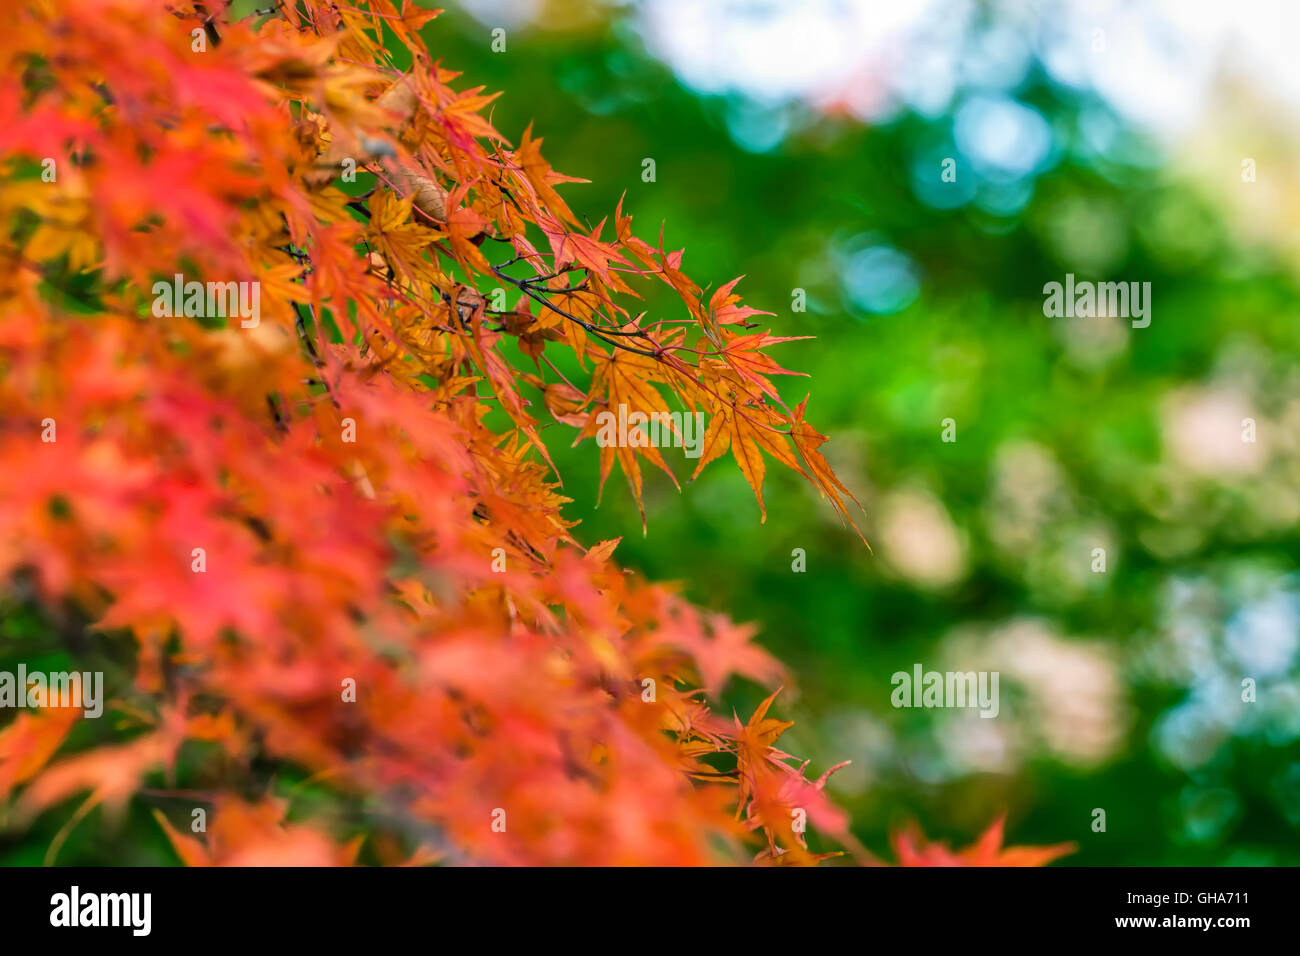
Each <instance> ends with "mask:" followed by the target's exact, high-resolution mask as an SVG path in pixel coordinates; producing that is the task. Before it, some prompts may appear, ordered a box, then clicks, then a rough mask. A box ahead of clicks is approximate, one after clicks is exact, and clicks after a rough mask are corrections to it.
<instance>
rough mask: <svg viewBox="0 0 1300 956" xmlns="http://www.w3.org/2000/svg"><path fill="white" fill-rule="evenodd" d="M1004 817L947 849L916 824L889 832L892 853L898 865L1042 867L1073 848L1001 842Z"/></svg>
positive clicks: (1070, 845)
mask: <svg viewBox="0 0 1300 956" xmlns="http://www.w3.org/2000/svg"><path fill="white" fill-rule="evenodd" d="M1005 822H1006V816H1005V815H1003V816H1000V817H998V818H997V819H996V820H994V821H993V823H991V824H990V825H989V828H988V829H987V830H985V831H984V833H983V834H981V835H980V837H979V839H978V840H976V841H975V842H974V843H972V844H971V845H970V846H968V847H966V848H965V849H964V850H956V851H954V850H950V849H949V848H948V846H947V844H945V843H931V842H927V840H926V838H925V835H924V834H923V833H922V832H921V830H920V828H919V827H918V826H916V824H914V823H913V824H910V825H909V826H908V827H906V828H905V829H903V830H900V831H897V832H896V833H894V834H893V837H892V842H893V846H894V854H895V855H896V856H897V857H898V865H899V866H1046V865H1047V864H1048V863H1051V862H1052V861H1053V860H1057V859H1060V858H1061V857H1063V856H1066V855H1068V854H1070V853H1073V852H1074V851H1075V849H1076V847H1075V845H1074V844H1073V843H1058V844H1055V845H1054V846H1011V847H1004V846H1003V845H1002V839H1003V826H1004V824H1005Z"/></svg>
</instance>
